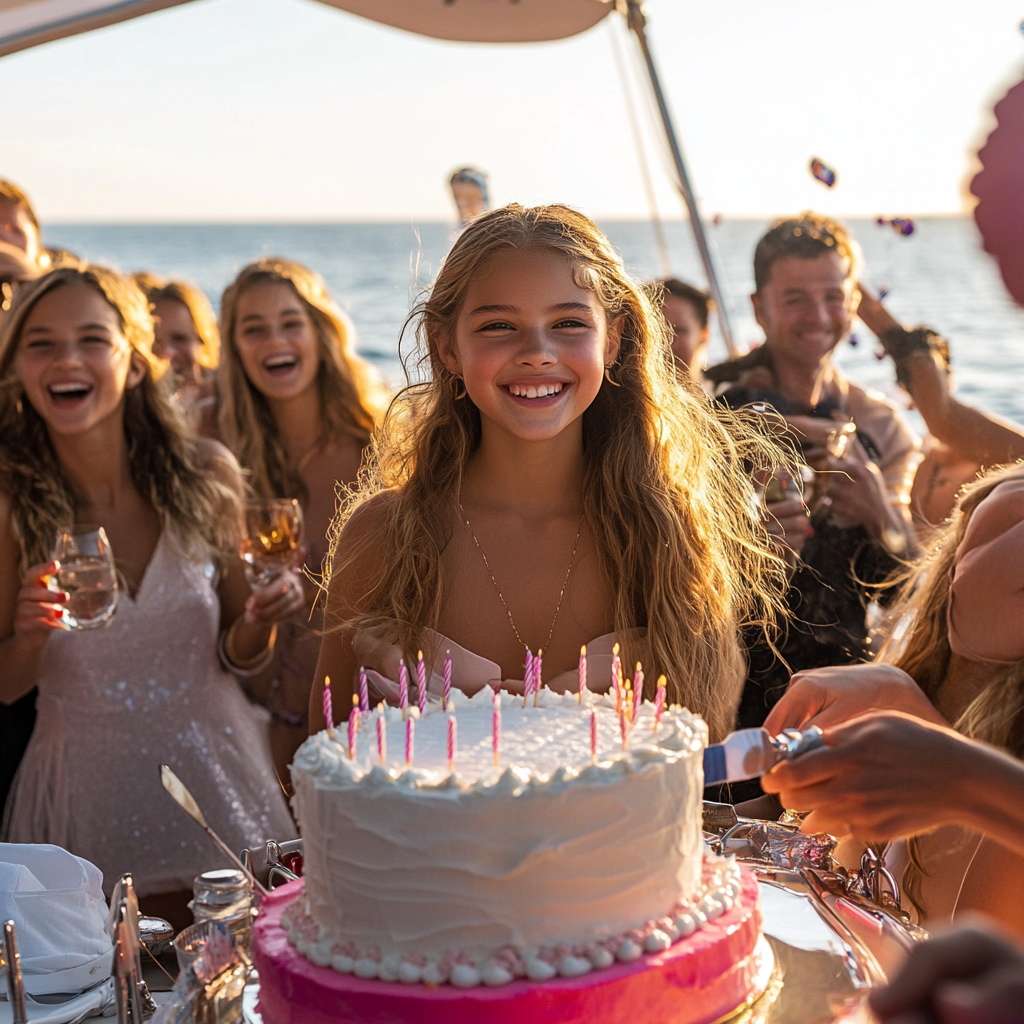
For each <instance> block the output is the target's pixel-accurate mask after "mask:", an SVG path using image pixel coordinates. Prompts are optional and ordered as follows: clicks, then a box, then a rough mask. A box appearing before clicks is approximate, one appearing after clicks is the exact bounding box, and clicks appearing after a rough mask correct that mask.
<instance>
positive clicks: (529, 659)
mask: <svg viewBox="0 0 1024 1024" xmlns="http://www.w3.org/2000/svg"><path fill="white" fill-rule="evenodd" d="M532 688H533V651H531V650H530V649H529V647H527V649H526V675H525V676H524V677H523V707H524V708H525V707H526V702H527V701H528V700H529V699H530V690H531V689H532Z"/></svg>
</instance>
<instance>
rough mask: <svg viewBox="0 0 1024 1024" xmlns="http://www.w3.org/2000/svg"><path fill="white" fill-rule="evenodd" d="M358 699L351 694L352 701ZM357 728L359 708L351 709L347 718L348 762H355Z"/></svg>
mask: <svg viewBox="0 0 1024 1024" xmlns="http://www.w3.org/2000/svg"><path fill="white" fill-rule="evenodd" d="M357 699H358V698H357V697H356V695H355V694H354V693H353V694H352V700H353V701H355V700H357ZM358 728H359V708H353V709H352V714H350V715H349V716H348V758H349V760H350V761H354V760H355V756H356V730H357V729H358Z"/></svg>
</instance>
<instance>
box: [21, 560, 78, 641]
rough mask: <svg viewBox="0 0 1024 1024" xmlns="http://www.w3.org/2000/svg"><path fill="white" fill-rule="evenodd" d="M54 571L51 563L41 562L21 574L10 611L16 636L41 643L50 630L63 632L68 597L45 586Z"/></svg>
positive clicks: (54, 565) (55, 567)
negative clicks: (30, 638) (13, 604)
mask: <svg viewBox="0 0 1024 1024" xmlns="http://www.w3.org/2000/svg"><path fill="white" fill-rule="evenodd" d="M58 568H59V566H58V564H57V563H56V562H54V561H50V562H43V563H42V564H41V565H33V566H32V568H31V569H29V570H28V572H26V573H25V576H24V578H23V579H22V581H21V589H20V590H19V591H18V597H17V604H16V605H15V609H14V633H15V635H16V636H24V637H35V638H36V639H45V638H46V637H48V636H49V635H50V630H51V629H63V626H62V624H61V623H62V618H63V614H64V605H65V604H66V603H67V600H68V598H69V597H70V596H71V595H70V594H68V593H66V592H65V591H63V590H50V589H49V587H48V586H47V584H48V583H49V581H50V578H51V577H52V576H55V575H56V574H57V569H58Z"/></svg>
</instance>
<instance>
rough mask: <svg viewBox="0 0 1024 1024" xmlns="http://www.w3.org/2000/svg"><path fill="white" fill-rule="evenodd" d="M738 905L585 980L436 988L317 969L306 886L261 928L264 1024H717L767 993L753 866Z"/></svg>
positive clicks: (274, 898) (272, 902) (286, 896)
mask: <svg viewBox="0 0 1024 1024" xmlns="http://www.w3.org/2000/svg"><path fill="white" fill-rule="evenodd" d="M741 879H742V882H741V886H740V893H739V895H738V897H737V899H736V900H735V902H734V903H733V905H732V907H731V908H730V909H729V910H728V911H726V912H725V913H723V914H722V915H721V916H720V917H717V918H716V919H715V920H713V921H708V922H707V924H706V925H705V926H704V927H703V928H701V929H700V930H699V931H697V932H695V933H694V934H692V935H690V936H688V937H687V938H684V939H681V940H679V941H678V942H676V943H675V944H673V945H672V946H670V947H669V948H668V949H665V950H663V951H660V952H656V953H648V954H644V955H643V956H640V957H639V959H636V960H633V961H632V962H629V963H615V964H613V965H612V966H611V967H608V968H607V969H605V970H601V971H595V972H593V973H590V974H585V975H583V976H581V977H575V978H566V977H558V978H555V979H553V980H551V981H545V982H535V981H529V980H526V979H521V980H516V981H513V982H511V983H510V984H506V985H502V986H500V987H497V988H488V987H486V986H479V987H476V988H469V989H460V988H456V987H454V986H453V985H449V984H445V985H439V986H437V987H433V988H431V987H428V986H426V985H423V984H415V985H406V984H402V983H401V982H388V981H380V980H377V979H364V978H359V977H356V976H354V975H352V974H344V973H340V972H339V971H337V970H335V969H333V968H332V967H318V966H316V965H315V964H314V963H312V962H311V961H310V960H308V959H307V958H306V957H305V956H303V955H302V954H301V953H299V952H298V951H297V950H296V949H295V947H294V946H293V945H292V943H291V941H290V940H289V937H288V934H287V932H286V930H285V926H284V924H282V917H283V916H284V915H285V913H286V911H288V909H289V908H290V907H291V906H292V905H293V904H294V903H295V901H296V900H297V899H298V898H299V897H300V896H301V895H302V890H303V882H302V880H301V879H300V880H298V881H296V882H291V883H289V884H288V885H285V886H283V887H281V888H280V889H276V890H275V891H274V892H273V893H271V895H270V896H269V897H267V898H265V899H264V901H263V904H262V907H261V910H260V915H259V917H258V918H257V920H256V925H255V929H254V932H253V961H254V964H255V966H256V969H257V970H258V971H259V982H260V992H259V1011H260V1013H261V1014H262V1017H263V1021H264V1024H405V1022H407V1024H463V1022H465V1024H470V1022H481V1024H483V1022H486V1024H712V1022H714V1021H718V1020H721V1019H722V1018H724V1017H727V1016H728V1015H730V1014H731V1013H733V1012H734V1011H736V1010H737V1009H739V1008H741V1007H743V1006H744V1005H746V1004H747V1003H749V1002H750V1001H751V1000H752V999H753V998H755V997H756V996H757V995H759V994H760V992H761V991H763V989H764V988H765V986H766V985H767V983H768V980H769V977H770V974H771V970H772V956H771V951H770V949H769V947H768V945H767V943H766V942H765V940H764V938H763V936H762V934H761V907H760V900H759V897H758V888H757V881H756V880H755V879H754V877H753V875H751V874H750V873H749V872H748V871H746V870H745V869H744V870H743V871H742V874H741Z"/></svg>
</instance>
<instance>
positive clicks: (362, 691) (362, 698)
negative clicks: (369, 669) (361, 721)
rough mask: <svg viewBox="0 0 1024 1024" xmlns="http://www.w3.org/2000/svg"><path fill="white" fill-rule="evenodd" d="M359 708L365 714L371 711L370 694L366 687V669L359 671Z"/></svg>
mask: <svg viewBox="0 0 1024 1024" xmlns="http://www.w3.org/2000/svg"><path fill="white" fill-rule="evenodd" d="M359 706H360V707H361V708H362V709H363V711H364V712H367V713H369V711H370V692H369V690H368V689H367V687H366V669H365V668H360V670H359Z"/></svg>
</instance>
